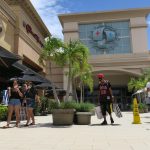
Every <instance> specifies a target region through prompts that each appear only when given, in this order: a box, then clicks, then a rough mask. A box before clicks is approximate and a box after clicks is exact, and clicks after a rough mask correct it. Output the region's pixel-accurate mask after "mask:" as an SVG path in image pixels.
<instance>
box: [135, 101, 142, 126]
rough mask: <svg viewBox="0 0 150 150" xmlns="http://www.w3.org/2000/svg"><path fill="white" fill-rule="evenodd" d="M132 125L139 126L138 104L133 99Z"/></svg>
mask: <svg viewBox="0 0 150 150" xmlns="http://www.w3.org/2000/svg"><path fill="white" fill-rule="evenodd" d="M133 124H141V120H140V115H139V109H138V103H137V100H136V98H134V99H133Z"/></svg>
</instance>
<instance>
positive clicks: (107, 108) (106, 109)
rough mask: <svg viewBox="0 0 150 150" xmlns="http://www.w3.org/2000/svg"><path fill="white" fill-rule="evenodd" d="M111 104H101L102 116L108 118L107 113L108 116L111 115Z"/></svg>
mask: <svg viewBox="0 0 150 150" xmlns="http://www.w3.org/2000/svg"><path fill="white" fill-rule="evenodd" d="M111 104H112V103H111V102H108V101H106V102H100V107H101V110H102V115H103V116H106V112H108V114H111V111H112V110H111Z"/></svg>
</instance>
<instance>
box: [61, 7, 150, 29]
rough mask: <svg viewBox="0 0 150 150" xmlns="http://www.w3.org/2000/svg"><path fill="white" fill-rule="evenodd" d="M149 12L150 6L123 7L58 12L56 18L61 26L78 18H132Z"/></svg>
mask: <svg viewBox="0 0 150 150" xmlns="http://www.w3.org/2000/svg"><path fill="white" fill-rule="evenodd" d="M149 13H150V7H147V8H133V9H124V10H112V11H96V12H82V13H68V14H59V15H58V18H59V20H60V22H61V25H62V26H63V23H64V22H72V21H73V22H76V21H77V22H78V21H79V19H80V20H82V19H85V17H87V15H88V17H87V18H93V19H97V18H98V17H99V18H101V16H105V17H106V18H110V19H111V17H112V16H113V17H112V18H113V19H114V18H115V17H117V18H119V17H121V19H123V18H127V16H128V18H133V17H143V16H147V15H148V14H149Z"/></svg>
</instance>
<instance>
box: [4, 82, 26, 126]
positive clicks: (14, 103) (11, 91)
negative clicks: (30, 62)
mask: <svg viewBox="0 0 150 150" xmlns="http://www.w3.org/2000/svg"><path fill="white" fill-rule="evenodd" d="M8 95H9V103H8V117H7V125H6V126H4V127H3V128H9V124H10V121H11V118H12V114H13V111H15V115H16V125H15V126H16V127H19V123H20V107H21V101H20V99H21V97H23V94H22V92H21V90H20V89H19V85H18V81H17V80H14V81H13V85H12V87H8Z"/></svg>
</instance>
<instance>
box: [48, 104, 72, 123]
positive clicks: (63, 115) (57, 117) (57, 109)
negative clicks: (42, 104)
mask: <svg viewBox="0 0 150 150" xmlns="http://www.w3.org/2000/svg"><path fill="white" fill-rule="evenodd" d="M51 103H53V104H52V106H53V108H51V109H52V118H53V124H54V125H72V124H73V118H74V113H75V109H74V108H75V102H74V101H67V102H62V103H60V104H58V103H57V102H54V101H53V102H51Z"/></svg>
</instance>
